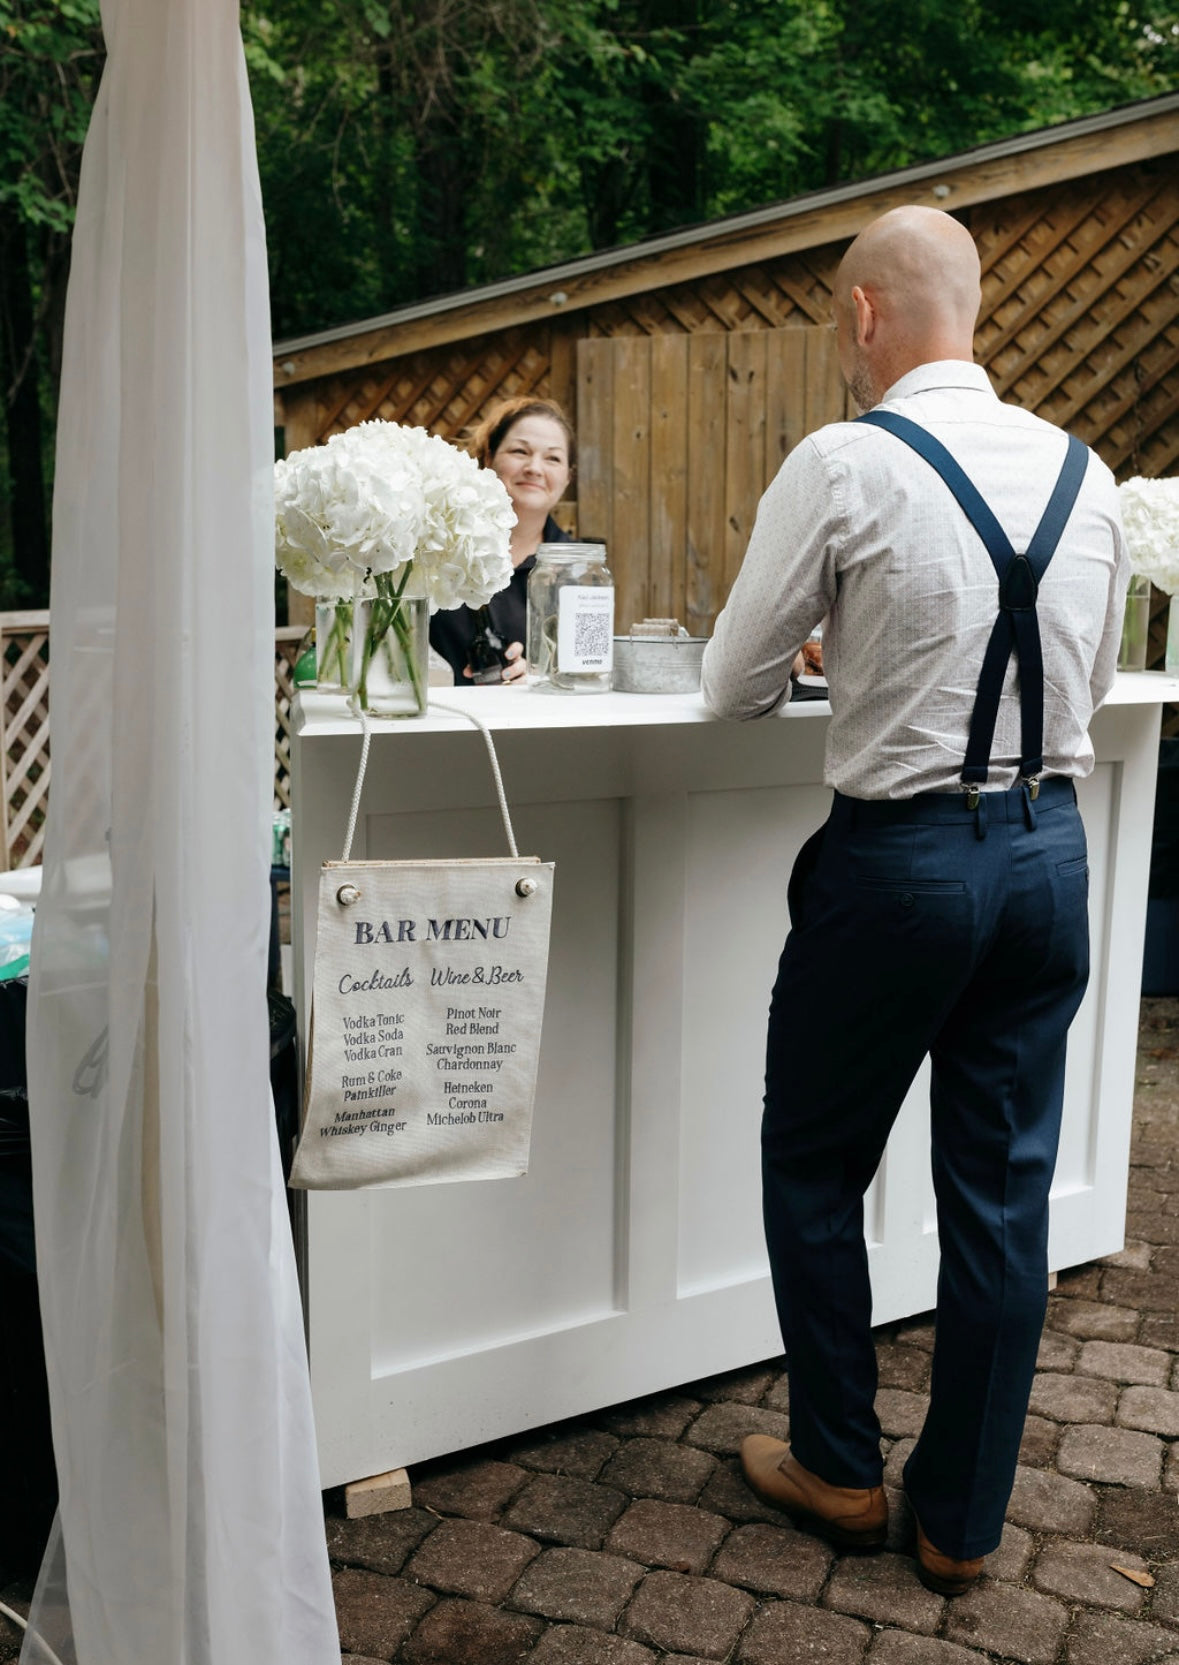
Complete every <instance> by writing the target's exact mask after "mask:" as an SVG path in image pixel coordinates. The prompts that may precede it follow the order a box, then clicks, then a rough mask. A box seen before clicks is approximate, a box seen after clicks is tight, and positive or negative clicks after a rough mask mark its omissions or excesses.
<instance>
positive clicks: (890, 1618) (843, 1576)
mask: <svg viewBox="0 0 1179 1665" xmlns="http://www.w3.org/2000/svg"><path fill="white" fill-rule="evenodd" d="M823 1605H824V1606H825V1607H833V1608H835V1610H836V1611H837V1612H839V1613H851V1614H854V1616H855V1617H856V1618H859V1619H871V1620H872V1622H873V1623H874V1624H885V1625H902V1626H903V1627H904V1628H905V1629H906V1630H916V1631H922V1632H924V1633H925V1634H927V1635H930V1634H932V1633H933V1631H935V1630H936V1629H937V1625H938V1620H939V1619H940V1618H941V1616H942V1608H943V1607H944V1606H945V1602H944V1601H943V1599H942V1597H941V1596H935V1595H934V1594H933V1592H932V1591H931V1590H927V1589H925V1587H924V1586H923V1585H922V1584H919V1583H918V1581H917V1578H916V1577H915V1575H914V1572H913V1561H912V1557H911V1556H908V1555H890V1554H888V1553H885V1554H884V1555H872V1556H863V1555H845V1556H843V1557H842V1559H841V1560H839V1561H838V1562H837V1563H836V1566H835V1571H834V1573H833V1574H832V1577H831V1582H830V1583H829V1584H828V1586H827V1588H826V1590H825V1591H824V1592H823Z"/></svg>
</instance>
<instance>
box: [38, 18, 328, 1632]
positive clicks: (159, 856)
mask: <svg viewBox="0 0 1179 1665" xmlns="http://www.w3.org/2000/svg"><path fill="white" fill-rule="evenodd" d="M102 15H103V28H104V33H105V35H106V41H107V48H108V60H107V65H106V69H105V73H104V76H103V81H102V86H101V89H100V92H99V95H98V100H97V103H96V107H95V111H94V115H93V119H92V122H91V127H90V132H89V135H88V138H87V141H86V148H85V153H84V158H83V165H82V178H81V187H80V193H79V201H78V213H77V223H76V229H75V233H74V243H73V256H72V262H73V263H72V269H71V276H70V286H69V296H68V301H67V310H66V329H65V348H64V362H63V370H62V385H61V398H60V418H59V423H58V438H57V473H56V484H55V492H54V543H53V574H52V592H51V598H50V600H51V610H50V616H51V651H52V675H51V736H52V756H53V781H52V792H51V802H50V811H49V825H48V829H47V837H46V844H45V872H44V885H43V891H42V898H41V903H40V906H39V909H38V915H37V924H36V931H35V937H34V947H33V965H32V974H31V980H30V997H29V1037H28V1040H29V1096H30V1110H31V1123H32V1135H33V1160H34V1202H35V1208H36V1217H37V1255H38V1273H39V1278H40V1285H41V1306H42V1318H43V1325H44V1332H45V1343H46V1358H47V1366H48V1374H49V1383H50V1400H51V1407H52V1415H53V1429H54V1448H55V1453H56V1458H57V1465H58V1475H59V1482H60V1490H61V1504H60V1510H59V1528H60V1530H59V1531H58V1532H57V1533H56V1535H55V1540H54V1543H52V1544H51V1546H50V1550H49V1553H48V1555H47V1557H46V1562H45V1566H44V1568H43V1571H42V1576H41V1580H40V1582H39V1585H38V1591H37V1597H36V1600H35V1603H34V1608H33V1613H32V1616H31V1626H30V1633H29V1636H28V1637H27V1638H26V1643H25V1648H24V1651H23V1652H22V1656H21V1657H22V1660H27V1661H28V1662H29V1665H32V1662H34V1661H35V1662H37V1665H42V1662H43V1661H44V1659H45V1657H46V1656H45V1655H44V1653H43V1651H42V1650H41V1649H40V1647H39V1645H38V1643H37V1641H36V1639H35V1636H36V1634H37V1633H39V1634H40V1635H41V1636H43V1638H44V1640H45V1642H47V1643H48V1645H49V1646H50V1647H51V1648H52V1649H53V1651H54V1652H55V1653H56V1654H57V1656H58V1658H59V1659H60V1660H61V1661H62V1662H63V1665H206V1662H207V1665H239V1662H240V1665H337V1662H338V1660H339V1643H338V1639H337V1636H336V1628H335V1620H334V1616H333V1610H332V1600H331V1588H330V1579H329V1573H328V1565H327V1554H326V1548H325V1544H324V1534H323V1519H322V1509H321V1505H320V1497H319V1488H318V1476H317V1470H316V1460H315V1448H314V1438H313V1430H312V1424H311V1409H310V1392H309V1385H308V1377H307V1366H306V1357H305V1353H304V1346H303V1330H302V1319H301V1313H300V1309H299V1301H298V1292H297V1287H296V1282H295V1269H294V1258H293V1252H292V1246H291V1240H290V1230H289V1226H288V1222H287V1218H286V1210H285V1204H284V1196H283V1189H282V1179H281V1175H280V1173H279V1170H278V1155H277V1148H276V1143H275V1136H274V1126H273V1113H272V1108H271V1103H270V1094H269V1026H268V1014H267V1006H266V997H265V987H266V964H267V941H268V924H269V883H268V867H269V836H268V834H269V822H270V805H271V793H272V770H273V721H274V715H273V698H274V695H273V651H274V647H273V554H272V551H273V528H272V521H273V511H272V500H271V491H272V484H271V482H272V462H273V454H274V436H273V417H272V404H271V398H272V396H271V376H270V329H269V312H268V303H267V273H266V249H265V236H264V229H263V222H262V209H261V199H260V193H259V187H258V177H257V164H256V159H255V153H254V138H253V127H252V117H251V112H250V102H249V92H248V88H247V84H246V75H245V65H244V60H243V55H242V48H241V40H240V36H239V32H238V7H237V3H236V0H103V6H102Z"/></svg>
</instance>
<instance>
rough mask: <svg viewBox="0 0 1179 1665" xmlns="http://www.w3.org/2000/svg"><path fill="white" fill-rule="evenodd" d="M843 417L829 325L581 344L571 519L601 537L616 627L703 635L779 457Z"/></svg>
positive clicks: (845, 410) (844, 402)
mask: <svg viewBox="0 0 1179 1665" xmlns="http://www.w3.org/2000/svg"><path fill="white" fill-rule="evenodd" d="M851 414H853V409H852V407H851V405H850V404H849V402H848V399H847V395H846V393H845V391H844V386H843V382H842V380H841V379H840V375H839V365H838V361H837V358H836V352H835V333H834V331H833V330H830V329H822V328H795V329H780V330H749V331H735V332H734V333H732V334H725V333H723V332H721V331H717V332H715V333H701V334H697V335H655V336H634V335H629V336H613V337H605V338H594V339H590V340H586V341H581V342H579V343H578V348H577V429H578V435H577V437H578V483H577V521H578V528H579V531H580V533H581V535H582V536H583V537H587V538H602V539H604V540H605V542H606V545H607V549H608V551H609V561H610V567H611V570H612V572H613V573H614V582H615V585H616V586H617V603H618V608H617V625H616V628H617V629H618V630H620V631H623V632H625V631H626V630H628V629H629V628H630V626H631V624H632V623H633V622H634V621H635V620H636V619H641V618H647V617H651V618H678V619H679V620H680V622H681V624H684V625H686V626H687V628H688V630H689V631H690V632H691V634H692V635H693V636H704V635H708V634H710V633H711V630H712V625H713V621H714V619H715V618H716V615H717V614H718V613H719V612H720V610H721V608H722V606H723V605H724V602H725V597H726V596H727V595H728V593H729V589H730V587H731V585H732V582H733V579H734V578H735V577H736V576H737V571H738V569H739V567H740V565H741V561H742V559H743V557H744V555H745V549H746V546H747V545H748V542H749V534H750V532H751V531H752V529H753V519H754V515H755V514H756V512H757V505H758V500H759V499H760V497H761V494H762V492H763V491H764V490H765V488H766V486H767V485H768V484H769V482H770V480H772V479H773V477H774V475H775V474H776V473H777V471H778V469H779V468H780V467H781V465H782V460H783V458H784V457H785V456H786V455H787V453H788V452H789V451H790V450H792V448H793V447H794V446H795V445H797V443H798V441H799V440H800V439H802V437H803V436H804V435H805V434H807V433H809V432H810V431H811V430H812V429H813V428H818V427H820V426H821V425H822V424H823V423H824V422H834V421H839V420H841V419H842V418H843V417H844V416H845V415H851Z"/></svg>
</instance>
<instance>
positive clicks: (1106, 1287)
mask: <svg viewBox="0 0 1179 1665" xmlns="http://www.w3.org/2000/svg"><path fill="white" fill-rule="evenodd" d="M1101 1288H1102V1294H1103V1295H1104V1297H1105V1299H1106V1300H1107V1301H1112V1302H1114V1304H1115V1305H1117V1306H1123V1307H1134V1308H1136V1310H1137V1311H1139V1312H1174V1310H1175V1308H1176V1306H1179V1278H1176V1277H1175V1276H1174V1274H1171V1275H1169V1276H1168V1275H1167V1274H1166V1273H1164V1272H1162V1271H1160V1270H1159V1268H1158V1258H1157V1257H1156V1261H1155V1270H1154V1271H1153V1272H1122V1271H1120V1270H1119V1269H1118V1268H1117V1267H1111V1268H1110V1270H1109V1271H1108V1272H1105V1273H1103V1275H1102V1283H1101Z"/></svg>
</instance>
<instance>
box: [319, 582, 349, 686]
mask: <svg viewBox="0 0 1179 1665" xmlns="http://www.w3.org/2000/svg"><path fill="white" fill-rule="evenodd" d="M355 605H356V604H355V602H354V601H353V600H352V598H351V597H350V596H341V597H339V598H336V597H330V596H329V597H324V596H320V597H317V599H316V602H315V686H316V687H317V688H318V689H319V691H320V692H321V693H324V694H344V693H347V691H348V683H349V678H350V676H351V674H352V610H353V608H354V606H355Z"/></svg>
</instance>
